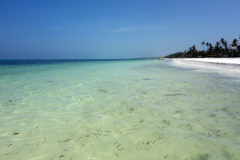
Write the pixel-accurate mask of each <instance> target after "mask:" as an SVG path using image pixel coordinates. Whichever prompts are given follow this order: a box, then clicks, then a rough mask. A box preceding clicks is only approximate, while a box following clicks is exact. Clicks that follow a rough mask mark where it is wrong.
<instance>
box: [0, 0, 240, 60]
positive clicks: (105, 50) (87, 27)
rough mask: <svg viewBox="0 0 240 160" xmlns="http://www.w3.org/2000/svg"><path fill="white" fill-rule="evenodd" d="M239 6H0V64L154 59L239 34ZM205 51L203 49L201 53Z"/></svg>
mask: <svg viewBox="0 0 240 160" xmlns="http://www.w3.org/2000/svg"><path fill="white" fill-rule="evenodd" d="M239 6H240V1H239V0H201V1H200V0H194V1H193V0H168V1H167V0H86V1H83V0H76V1H73V0H69V1H63V0H22V1H20V0H0V59H19V58H21V59H58V58H60V59H69V58H74V59H112V58H118V59H119V58H139V57H157V56H159V55H160V54H161V53H162V54H163V55H168V54H171V53H175V52H178V51H184V50H187V49H188V48H189V47H191V46H192V45H196V48H197V49H198V50H202V49H203V47H202V46H201V42H202V41H205V42H210V43H212V44H213V45H215V43H216V41H219V40H220V39H221V38H225V40H227V41H228V43H230V42H232V40H233V39H234V38H238V36H239V34H240V21H239V16H240V9H239ZM205 48H206V47H205Z"/></svg>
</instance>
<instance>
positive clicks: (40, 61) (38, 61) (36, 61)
mask: <svg viewBox="0 0 240 160" xmlns="http://www.w3.org/2000/svg"><path fill="white" fill-rule="evenodd" d="M140 59H141V60H143V58H134V59H7V60H0V65H34V64H56V63H69V62H90V61H93V62H94V61H95V62H96V61H127V60H140Z"/></svg>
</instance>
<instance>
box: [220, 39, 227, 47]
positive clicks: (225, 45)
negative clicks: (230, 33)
mask: <svg viewBox="0 0 240 160" xmlns="http://www.w3.org/2000/svg"><path fill="white" fill-rule="evenodd" d="M220 42H221V43H222V45H223V46H224V47H225V50H227V41H225V40H224V38H221V40H220Z"/></svg>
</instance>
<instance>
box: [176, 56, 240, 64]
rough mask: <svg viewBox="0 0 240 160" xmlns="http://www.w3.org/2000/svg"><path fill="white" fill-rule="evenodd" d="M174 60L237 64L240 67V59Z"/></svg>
mask: <svg viewBox="0 0 240 160" xmlns="http://www.w3.org/2000/svg"><path fill="white" fill-rule="evenodd" d="M174 60H186V61H199V62H210V63H221V64H237V65H240V58H181V59H179V58H176V59H174Z"/></svg>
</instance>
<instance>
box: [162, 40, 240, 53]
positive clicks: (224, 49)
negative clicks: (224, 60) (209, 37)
mask: <svg viewBox="0 0 240 160" xmlns="http://www.w3.org/2000/svg"><path fill="white" fill-rule="evenodd" d="M239 39H240V35H239ZM201 45H202V46H203V50H202V51H201V50H199V51H198V50H197V49H196V47H195V45H193V46H192V47H189V48H188V51H187V50H185V51H184V52H176V53H173V54H170V55H168V56H165V58H201V57H202V58H205V57H240V45H238V39H236V38H235V39H234V40H233V41H232V43H231V46H232V47H236V48H237V50H233V49H231V48H228V43H227V41H226V40H225V39H224V38H221V39H220V41H217V42H216V44H215V46H213V45H212V44H211V43H209V42H206V43H205V42H204V41H203V42H202V43H201ZM205 45H206V47H207V50H205V49H204V46H205Z"/></svg>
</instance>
